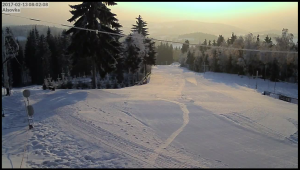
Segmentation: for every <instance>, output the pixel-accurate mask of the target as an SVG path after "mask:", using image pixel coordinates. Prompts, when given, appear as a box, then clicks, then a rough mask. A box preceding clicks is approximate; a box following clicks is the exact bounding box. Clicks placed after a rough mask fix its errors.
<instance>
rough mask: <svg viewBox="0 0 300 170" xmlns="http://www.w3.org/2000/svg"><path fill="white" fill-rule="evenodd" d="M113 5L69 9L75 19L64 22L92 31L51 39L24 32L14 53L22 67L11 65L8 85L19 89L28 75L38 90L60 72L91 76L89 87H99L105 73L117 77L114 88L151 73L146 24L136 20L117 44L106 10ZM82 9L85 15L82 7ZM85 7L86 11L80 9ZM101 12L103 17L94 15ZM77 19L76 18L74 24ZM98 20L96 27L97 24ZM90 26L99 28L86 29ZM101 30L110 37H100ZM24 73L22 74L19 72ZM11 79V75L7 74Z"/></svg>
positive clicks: (150, 46)
mask: <svg viewBox="0 0 300 170" xmlns="http://www.w3.org/2000/svg"><path fill="white" fill-rule="evenodd" d="M109 5H116V3H114V2H83V3H82V4H79V5H70V7H71V8H72V11H71V13H72V14H73V15H74V16H73V17H71V18H70V19H69V20H68V21H69V22H73V21H74V22H75V23H74V25H76V26H77V27H82V28H88V29H93V30H99V32H98V33H96V32H95V31H86V30H81V29H75V28H70V29H69V30H63V32H62V33H61V34H60V35H56V36H54V35H53V34H52V33H51V29H50V28H48V31H47V35H46V36H44V35H40V33H39V31H38V30H37V29H36V27H35V28H33V29H32V30H31V31H29V33H28V36H27V41H26V45H25V49H24V51H23V49H22V48H20V49H19V53H18V56H17V58H18V60H19V61H20V63H21V65H20V64H18V63H16V61H15V60H11V61H10V62H12V63H13V64H14V65H13V72H14V73H13V86H21V85H24V80H23V79H24V78H22V77H24V73H27V74H28V77H29V79H31V83H32V84H38V85H42V84H43V83H44V79H45V78H48V77H49V76H50V77H51V78H52V80H56V79H57V78H58V76H60V78H61V73H65V75H66V76H72V77H74V76H78V75H80V74H81V75H83V74H85V75H91V76H92V82H93V88H97V86H99V81H97V80H99V79H101V78H104V77H105V76H106V75H107V74H109V75H110V77H112V79H114V78H116V79H117V80H118V83H120V84H122V87H124V86H130V85H133V84H135V83H136V82H138V81H140V80H141V79H142V78H143V76H145V75H146V74H147V73H148V72H150V71H151V70H150V69H151V67H150V68H149V66H151V65H155V63H156V47H155V43H154V42H152V41H151V40H150V39H148V35H149V33H148V28H146V27H147V23H146V22H145V21H144V20H143V19H142V18H141V16H139V17H138V18H136V19H137V20H136V24H134V25H133V27H132V33H131V34H130V36H128V37H126V39H125V41H124V42H120V41H119V39H120V38H121V36H118V35H114V34H121V33H122V31H121V27H122V26H121V25H120V24H119V23H118V20H117V19H116V18H115V16H116V15H115V14H113V13H111V12H110V10H109V9H108V7H107V6H109ZM83 6H84V10H85V11H84V12H83V11H82V10H81V8H82V7H83ZM85 7H87V8H85ZM97 9H100V10H103V11H102V12H103V15H104V13H105V16H106V17H102V16H101V15H94V14H96V13H97V14H98V13H99V12H98V11H97ZM78 16H80V18H81V19H78V20H76V19H77V18H78ZM99 20H100V22H99ZM85 21H89V22H90V23H92V22H94V23H98V24H87V23H86V22H85ZM100 31H105V32H108V33H114V34H104V33H100ZM22 72H23V73H22ZM10 76H11V75H10Z"/></svg>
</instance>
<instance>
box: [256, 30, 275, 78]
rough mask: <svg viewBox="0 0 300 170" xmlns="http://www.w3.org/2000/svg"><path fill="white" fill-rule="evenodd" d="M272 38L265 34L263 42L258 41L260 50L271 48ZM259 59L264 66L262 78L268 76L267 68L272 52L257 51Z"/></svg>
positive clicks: (269, 64)
mask: <svg viewBox="0 0 300 170" xmlns="http://www.w3.org/2000/svg"><path fill="white" fill-rule="evenodd" d="M271 47H272V40H271V37H270V38H269V36H268V35H267V37H266V38H265V39H264V41H263V42H261V43H260V46H259V49H260V50H272V48H271ZM259 60H260V61H261V62H262V64H263V66H264V72H263V77H264V80H265V79H266V78H267V77H268V76H269V74H268V70H267V69H269V68H270V66H271V62H272V53H270V52H260V53H259Z"/></svg>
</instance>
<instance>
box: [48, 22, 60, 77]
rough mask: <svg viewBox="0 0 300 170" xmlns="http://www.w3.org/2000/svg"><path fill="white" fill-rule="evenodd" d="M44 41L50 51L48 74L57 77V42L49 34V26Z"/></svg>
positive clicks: (58, 70)
mask: <svg viewBox="0 0 300 170" xmlns="http://www.w3.org/2000/svg"><path fill="white" fill-rule="evenodd" d="M46 41H47V43H48V46H49V50H50V52H51V60H49V61H51V63H49V64H50V68H51V69H50V73H49V74H50V75H51V77H52V78H53V79H55V80H56V79H57V76H58V75H59V74H60V73H61V69H60V63H59V61H58V58H57V57H58V49H57V48H58V47H57V45H58V42H56V41H55V38H54V37H53V35H52V34H51V31H50V28H49V27H48V30H47V36H46Z"/></svg>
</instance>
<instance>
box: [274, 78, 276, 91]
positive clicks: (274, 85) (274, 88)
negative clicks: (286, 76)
mask: <svg viewBox="0 0 300 170" xmlns="http://www.w3.org/2000/svg"><path fill="white" fill-rule="evenodd" d="M275 87H276V79H275V85H274V93H275Z"/></svg>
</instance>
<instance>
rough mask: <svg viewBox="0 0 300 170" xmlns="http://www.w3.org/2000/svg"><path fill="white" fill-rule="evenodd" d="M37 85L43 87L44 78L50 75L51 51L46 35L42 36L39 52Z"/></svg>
mask: <svg viewBox="0 0 300 170" xmlns="http://www.w3.org/2000/svg"><path fill="white" fill-rule="evenodd" d="M36 56H37V58H36V59H37V63H39V64H38V65H37V70H38V73H37V84H39V85H41V84H43V83H44V78H45V77H48V74H50V69H51V68H50V63H51V58H50V57H51V51H50V49H49V46H48V43H47V41H46V38H45V36H44V35H41V36H40V40H39V44H38V48H37V52H36Z"/></svg>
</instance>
